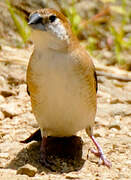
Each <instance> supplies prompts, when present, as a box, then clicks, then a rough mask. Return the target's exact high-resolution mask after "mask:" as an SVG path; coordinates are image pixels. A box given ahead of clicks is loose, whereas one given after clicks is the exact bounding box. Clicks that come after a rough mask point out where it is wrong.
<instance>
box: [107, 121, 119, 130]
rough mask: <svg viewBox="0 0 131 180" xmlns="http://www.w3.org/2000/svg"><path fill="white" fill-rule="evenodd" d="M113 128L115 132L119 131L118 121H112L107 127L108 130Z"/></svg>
mask: <svg viewBox="0 0 131 180" xmlns="http://www.w3.org/2000/svg"><path fill="white" fill-rule="evenodd" d="M112 128H115V129H117V130H120V129H121V127H120V121H118V120H114V121H113V122H111V124H110V125H109V129H112Z"/></svg>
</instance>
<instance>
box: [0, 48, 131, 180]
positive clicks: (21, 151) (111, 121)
mask: <svg viewBox="0 0 131 180" xmlns="http://www.w3.org/2000/svg"><path fill="white" fill-rule="evenodd" d="M0 53H1V56H2V50H1V52H0ZM14 53H15V52H14ZM18 53H19V52H18ZM22 53H23V57H24V58H25V59H26V58H27V59H28V57H29V56H28V50H24V49H22ZM15 54H16V53H15ZM25 54H27V56H26V55H25ZM4 55H5V54H4ZM7 56H8V58H9V57H10V54H7ZM25 74H26V66H25V65H15V64H9V63H1V64H0V92H1V93H0V179H1V180H6V179H12V180H15V179H16V180H19V179H20V180H23V179H24V180H25V179H33V180H39V179H40V180H41V179H43V180H44V179H48V180H49V179H50V180H53V179H57V180H60V179H61V180H64V179H75V180H78V179H89V180H109V179H110V180H116V179H121V180H125V179H130V178H131V121H130V119H131V82H120V81H117V80H111V79H107V78H105V77H102V76H99V77H98V82H99V91H98V111H97V116H96V123H95V127H94V135H95V137H96V138H97V140H98V141H99V143H100V144H101V146H102V147H103V150H104V152H105V154H106V156H107V157H108V159H109V160H110V161H111V162H112V168H111V169H108V168H107V167H104V166H100V167H98V164H97V162H98V158H97V157H95V156H94V155H93V154H91V153H88V149H89V148H91V147H93V146H94V145H93V143H92V142H91V140H90V139H89V137H88V136H87V135H86V133H85V131H84V130H83V131H81V132H79V133H78V136H77V137H72V138H68V139H52V138H49V139H48V146H47V147H48V158H49V159H50V160H51V161H52V163H53V165H52V169H53V170H54V172H53V171H50V170H48V169H47V168H45V167H44V166H43V165H41V163H40V162H39V156H40V151H39V148H40V142H35V141H33V142H31V143H29V144H22V143H20V141H21V140H24V139H25V138H27V137H28V136H30V135H31V133H33V132H34V131H35V130H36V129H37V128H38V125H37V122H36V121H35V118H34V116H33V114H32V110H31V106H30V97H29V96H28V94H27V91H26V80H25ZM87 154H88V159H87ZM27 164H28V166H29V167H28V168H27V169H26V172H23V171H22V173H23V174H24V175H21V171H20V169H21V168H22V167H23V166H24V165H27ZM32 169H33V170H32ZM32 171H33V172H34V173H33V174H31V175H30V174H29V172H32ZM29 176H32V177H29Z"/></svg>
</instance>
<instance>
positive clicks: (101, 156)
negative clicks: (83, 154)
mask: <svg viewBox="0 0 131 180" xmlns="http://www.w3.org/2000/svg"><path fill="white" fill-rule="evenodd" d="M90 138H91V139H92V141H93V143H94V144H95V146H96V148H97V151H96V150H95V149H90V151H91V152H92V153H93V154H95V155H96V156H98V157H100V159H99V163H98V164H99V165H100V164H101V161H102V164H103V165H105V166H107V167H108V168H110V167H111V166H112V165H111V162H110V161H108V160H107V159H106V157H105V155H104V153H103V150H102V148H101V147H100V145H99V144H98V142H97V141H96V140H95V137H94V136H93V135H91V136H90Z"/></svg>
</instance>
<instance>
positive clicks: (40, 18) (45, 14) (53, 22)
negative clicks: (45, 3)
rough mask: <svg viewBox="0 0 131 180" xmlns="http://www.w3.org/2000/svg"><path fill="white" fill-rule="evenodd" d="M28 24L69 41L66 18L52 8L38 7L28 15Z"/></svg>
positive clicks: (69, 28) (68, 25) (68, 28)
mask: <svg viewBox="0 0 131 180" xmlns="http://www.w3.org/2000/svg"><path fill="white" fill-rule="evenodd" d="M28 24H29V25H30V26H31V27H32V28H33V29H35V30H39V31H45V32H49V33H51V34H52V35H55V37H57V38H58V39H60V40H66V41H69V39H70V38H71V36H72V31H71V27H70V23H69V22H68V20H67V18H66V17H65V16H64V15H63V14H62V13H60V12H58V11H56V10H54V9H49V8H45V9H40V10H37V11H35V12H33V13H32V14H31V15H30V16H29V22H28Z"/></svg>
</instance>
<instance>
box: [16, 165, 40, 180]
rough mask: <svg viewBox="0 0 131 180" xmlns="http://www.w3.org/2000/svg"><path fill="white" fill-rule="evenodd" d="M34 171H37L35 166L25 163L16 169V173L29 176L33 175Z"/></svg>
mask: <svg viewBox="0 0 131 180" xmlns="http://www.w3.org/2000/svg"><path fill="white" fill-rule="evenodd" d="M36 173H37V168H36V167H34V166H32V165H30V164H26V165H24V166H22V167H20V168H19V169H18V170H17V174H24V175H27V176H29V177H34V176H35V174H36Z"/></svg>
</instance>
